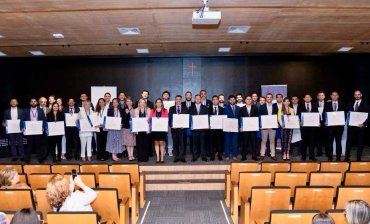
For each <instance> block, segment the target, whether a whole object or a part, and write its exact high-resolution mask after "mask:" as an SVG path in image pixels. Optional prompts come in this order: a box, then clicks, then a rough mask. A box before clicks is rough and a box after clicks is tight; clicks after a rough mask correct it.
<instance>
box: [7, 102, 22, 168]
mask: <svg viewBox="0 0 370 224" xmlns="http://www.w3.org/2000/svg"><path fill="white" fill-rule="evenodd" d="M22 113H23V110H22V109H20V108H18V101H17V99H15V98H12V99H10V108H8V109H6V110H5V112H4V118H3V126H4V127H5V128H6V126H7V124H6V121H7V120H20V119H21V118H22ZM8 142H9V146H10V149H11V152H12V162H15V161H17V160H18V159H20V160H22V161H23V158H24V150H23V135H22V133H14V134H8ZM17 149H18V152H17Z"/></svg>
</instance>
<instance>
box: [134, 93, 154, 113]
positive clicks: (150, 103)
mask: <svg viewBox="0 0 370 224" xmlns="http://www.w3.org/2000/svg"><path fill="white" fill-rule="evenodd" d="M141 99H144V100H145V102H146V106H147V107H149V108H150V109H153V102H152V101H150V100H149V91H148V90H146V89H144V90H143V91H142V92H141ZM138 104H139V100H138V101H136V103H135V108H137V106H138Z"/></svg>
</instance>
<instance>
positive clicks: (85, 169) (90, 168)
mask: <svg viewBox="0 0 370 224" xmlns="http://www.w3.org/2000/svg"><path fill="white" fill-rule="evenodd" d="M80 171H81V172H82V173H95V178H96V184H97V185H99V173H108V172H109V165H108V164H104V163H89V164H82V165H81V166H80Z"/></svg>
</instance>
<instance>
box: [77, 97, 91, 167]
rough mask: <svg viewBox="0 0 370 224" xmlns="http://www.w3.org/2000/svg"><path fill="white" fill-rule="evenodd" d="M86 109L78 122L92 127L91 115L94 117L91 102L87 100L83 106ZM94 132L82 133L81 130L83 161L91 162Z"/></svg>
mask: <svg viewBox="0 0 370 224" xmlns="http://www.w3.org/2000/svg"><path fill="white" fill-rule="evenodd" d="M83 105H84V107H83V109H82V110H80V112H79V113H78V120H80V121H84V122H88V123H89V124H90V126H92V125H93V124H92V121H91V119H90V115H92V113H93V111H92V110H91V103H90V101H89V100H86V101H85V103H84V104H83ZM92 137H93V132H92V131H81V130H80V141H81V159H82V161H86V155H87V160H88V161H91V160H92V158H91V156H92V155H91V143H92Z"/></svg>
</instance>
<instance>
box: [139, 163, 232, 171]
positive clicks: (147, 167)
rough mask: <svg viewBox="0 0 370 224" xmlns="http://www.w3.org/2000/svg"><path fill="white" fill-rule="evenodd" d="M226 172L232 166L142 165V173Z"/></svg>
mask: <svg viewBox="0 0 370 224" xmlns="http://www.w3.org/2000/svg"><path fill="white" fill-rule="evenodd" d="M217 170H218V171H225V170H230V164H222V165H219V164H212V165H190V164H186V165H155V166H152V165H140V172H142V171H145V172H146V171H217Z"/></svg>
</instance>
